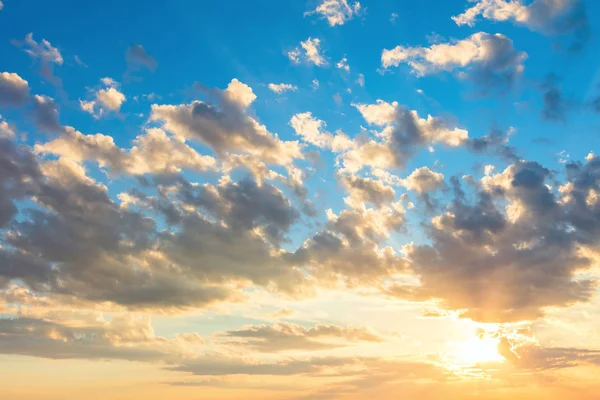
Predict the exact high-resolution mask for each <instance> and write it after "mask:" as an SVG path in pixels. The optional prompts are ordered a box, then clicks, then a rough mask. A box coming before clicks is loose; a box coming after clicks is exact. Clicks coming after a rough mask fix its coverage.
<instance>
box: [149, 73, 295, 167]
mask: <svg viewBox="0 0 600 400" xmlns="http://www.w3.org/2000/svg"><path fill="white" fill-rule="evenodd" d="M214 98H215V99H216V101H217V105H212V104H209V103H205V102H203V101H194V102H192V103H190V104H181V105H157V104H153V105H152V113H151V115H150V120H152V121H156V122H159V123H161V124H162V126H163V127H164V129H165V130H166V131H168V132H171V133H173V134H174V135H175V136H176V137H178V138H182V139H190V140H198V141H200V142H202V143H203V144H206V145H207V146H209V147H210V148H211V149H212V150H213V151H214V152H215V153H216V155H217V156H218V157H220V158H224V157H225V156H226V154H227V153H229V152H236V151H237V152H240V153H245V154H251V155H256V156H260V157H261V159H262V160H264V161H265V162H268V163H275V164H288V163H290V162H291V161H292V160H293V159H295V158H302V153H301V150H300V146H299V145H298V143H297V142H288V141H282V140H280V139H279V138H278V137H277V136H276V135H273V134H272V133H271V132H269V131H268V130H267V128H266V127H265V126H264V125H261V124H260V123H259V122H258V121H257V120H256V119H254V118H253V117H251V116H249V115H248V114H246V112H245V111H246V108H247V107H248V106H249V105H250V104H251V103H252V101H253V100H254V99H255V98H256V96H255V95H254V93H253V92H252V89H250V87H249V86H247V85H245V84H243V83H241V82H239V81H237V79H234V80H233V81H232V82H231V83H230V84H229V86H228V87H227V89H226V90H223V91H221V90H217V91H215V92H214Z"/></svg>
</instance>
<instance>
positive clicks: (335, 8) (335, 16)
mask: <svg viewBox="0 0 600 400" xmlns="http://www.w3.org/2000/svg"><path fill="white" fill-rule="evenodd" d="M361 11H362V9H361V5H360V3H359V2H358V1H356V2H354V3H352V4H351V5H350V4H348V1H347V0H323V2H322V3H321V4H319V5H318V6H317V8H316V9H315V10H314V11H308V12H305V13H304V15H313V14H319V16H320V18H322V19H326V20H327V23H328V24H329V26H337V25H344V24H345V23H346V22H348V21H349V20H351V19H353V18H354V17H355V16H358V15H360V14H361Z"/></svg>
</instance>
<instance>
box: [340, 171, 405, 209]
mask: <svg viewBox="0 0 600 400" xmlns="http://www.w3.org/2000/svg"><path fill="white" fill-rule="evenodd" d="M338 179H339V180H340V182H341V183H342V185H343V187H344V189H346V191H347V192H348V194H349V196H348V197H347V198H346V199H344V201H345V202H346V203H347V204H348V205H350V206H351V207H353V208H359V209H360V208H366V204H371V205H375V206H378V207H379V206H381V205H383V204H385V203H391V202H392V201H393V200H394V199H395V197H396V192H395V191H394V189H393V188H392V187H390V186H387V185H386V184H385V183H383V182H381V181H379V180H375V179H372V178H364V177H361V176H357V175H353V174H342V175H341V176H340V177H339V178H338Z"/></svg>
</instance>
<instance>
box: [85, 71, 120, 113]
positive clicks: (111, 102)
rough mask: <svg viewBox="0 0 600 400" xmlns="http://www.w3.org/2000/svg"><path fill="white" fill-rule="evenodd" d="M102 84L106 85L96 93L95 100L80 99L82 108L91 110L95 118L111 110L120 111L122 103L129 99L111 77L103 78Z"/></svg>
mask: <svg viewBox="0 0 600 400" xmlns="http://www.w3.org/2000/svg"><path fill="white" fill-rule="evenodd" d="M101 82H102V84H104V85H105V86H106V87H105V88H103V89H99V90H97V91H96V93H94V100H90V101H85V100H80V101H79V105H80V107H81V109H82V110H84V111H87V112H89V113H90V114H92V115H93V116H94V117H95V118H100V117H101V116H103V115H106V114H107V113H110V112H119V110H120V109H121V105H122V104H123V103H124V102H125V101H126V100H127V98H126V97H125V95H124V94H123V93H121V92H120V91H119V90H118V89H117V88H118V84H117V82H115V81H114V80H113V79H111V78H102V79H101Z"/></svg>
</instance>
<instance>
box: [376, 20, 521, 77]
mask: <svg viewBox="0 0 600 400" xmlns="http://www.w3.org/2000/svg"><path fill="white" fill-rule="evenodd" d="M526 59H527V54H526V53H525V52H520V51H517V50H516V49H515V48H514V46H513V42H512V40H510V39H509V38H508V37H506V36H504V35H502V34H500V33H496V34H494V35H491V34H488V33H484V32H479V33H475V34H473V35H471V36H470V37H468V38H467V39H463V40H459V41H456V42H450V43H440V44H433V45H431V47H404V46H396V47H395V48H393V49H390V50H387V49H386V50H383V52H382V53H381V65H382V66H383V67H384V68H389V67H397V66H399V65H400V64H402V63H406V64H408V65H409V66H410V68H411V69H412V72H413V73H415V74H416V75H417V76H424V75H430V74H433V73H437V72H440V71H456V72H457V73H458V75H459V77H460V76H465V77H469V78H471V79H472V80H474V81H475V82H477V83H479V84H482V85H487V84H489V85H492V84H495V83H499V84H510V83H511V82H512V80H513V78H514V77H515V76H518V75H520V74H521V73H522V72H523V70H524V68H525V67H524V65H523V62H524V61H525V60H526Z"/></svg>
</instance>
